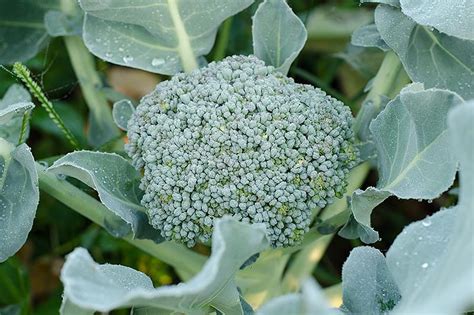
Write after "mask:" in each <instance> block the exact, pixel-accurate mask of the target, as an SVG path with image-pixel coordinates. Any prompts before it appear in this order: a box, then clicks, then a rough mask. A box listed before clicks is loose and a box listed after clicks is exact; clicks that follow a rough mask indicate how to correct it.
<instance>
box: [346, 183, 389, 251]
mask: <svg viewBox="0 0 474 315" xmlns="http://www.w3.org/2000/svg"><path fill="white" fill-rule="evenodd" d="M389 196H390V193H388V192H385V191H380V190H378V189H377V188H374V187H369V188H367V189H366V190H365V191H363V190H360V189H358V190H356V191H355V192H354V193H353V194H352V196H351V197H350V198H349V209H350V211H351V216H350V218H349V221H347V223H346V224H345V225H344V226H343V227H342V229H341V230H340V231H339V233H338V234H339V235H340V236H342V237H345V238H349V239H356V238H360V240H361V241H362V242H364V243H366V244H370V243H375V242H377V241H378V240H379V233H378V232H377V231H375V230H374V229H373V228H372V227H371V225H370V215H371V213H372V209H374V208H375V207H376V206H378V205H379V204H381V203H382V202H383V201H384V200H385V199H387V198H388V197H389ZM368 209H370V211H368Z"/></svg>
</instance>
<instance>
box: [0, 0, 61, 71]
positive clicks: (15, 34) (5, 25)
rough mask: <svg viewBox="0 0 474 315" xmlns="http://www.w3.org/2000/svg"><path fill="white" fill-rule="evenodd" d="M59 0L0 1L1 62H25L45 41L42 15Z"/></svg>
mask: <svg viewBox="0 0 474 315" xmlns="http://www.w3.org/2000/svg"><path fill="white" fill-rule="evenodd" d="M57 6H58V0H42V1H35V0H15V1H10V0H0V64H12V63H14V62H16V61H27V60H28V59H30V58H32V57H34V56H35V55H36V54H37V53H38V52H39V51H40V50H41V49H42V48H43V47H44V46H45V45H46V44H47V42H48V40H49V36H48V34H47V32H46V29H45V26H44V23H43V18H44V14H45V12H46V11H47V10H49V9H54V8H56V7H57Z"/></svg>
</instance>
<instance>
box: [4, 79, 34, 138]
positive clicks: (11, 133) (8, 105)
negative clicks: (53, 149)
mask: <svg viewBox="0 0 474 315" xmlns="http://www.w3.org/2000/svg"><path fill="white" fill-rule="evenodd" d="M33 108H34V104H33V103H31V97H30V94H29V93H28V91H27V90H25V88H24V87H23V86H21V85H19V84H13V85H12V86H10V87H9V88H8V90H7V92H6V93H5V95H4V97H3V99H1V100H0V138H4V139H6V140H7V141H9V142H11V143H17V142H18V140H19V139H20V134H21V128H22V123H23V116H24V114H25V113H26V112H28V111H30V110H32V109H33ZM26 127H27V129H26V132H27V133H28V131H29V126H26ZM25 138H26V137H25Z"/></svg>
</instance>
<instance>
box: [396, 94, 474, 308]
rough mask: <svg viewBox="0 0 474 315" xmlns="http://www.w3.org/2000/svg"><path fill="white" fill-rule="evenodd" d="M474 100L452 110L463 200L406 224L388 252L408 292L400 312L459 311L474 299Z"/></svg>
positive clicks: (398, 279) (451, 130)
mask: <svg viewBox="0 0 474 315" xmlns="http://www.w3.org/2000/svg"><path fill="white" fill-rule="evenodd" d="M473 120H474V101H471V102H470V103H468V104H464V105H461V106H458V107H456V108H455V109H453V110H451V112H450V113H449V120H448V125H449V134H450V140H451V141H450V144H451V145H450V148H451V150H452V151H453V152H454V153H455V154H456V155H457V158H458V159H459V161H460V196H459V204H458V205H457V206H456V207H454V208H450V209H446V210H442V211H440V212H437V213H436V214H435V215H433V216H432V217H428V218H425V219H424V220H422V221H418V222H416V223H413V224H411V225H409V226H408V227H406V228H405V229H404V230H403V232H402V233H401V234H400V235H399V236H398V237H397V239H396V240H395V242H394V243H393V245H392V247H391V248H390V250H389V251H388V253H387V263H388V265H389V268H390V270H391V272H392V274H393V276H394V278H395V280H396V282H397V284H398V285H399V288H400V291H401V293H402V296H403V298H402V300H401V302H400V305H398V306H397V308H396V314H406V313H407V312H411V313H413V314H459V313H463V312H464V311H466V308H468V307H469V306H472V305H473V303H474V282H473V281H472V279H474V264H473V257H474V238H473V235H472V231H473V230H474V211H473V209H474V198H473V194H472V192H473V190H474V167H473V160H474V150H473V148H472V143H474V129H473V128H472V121H473Z"/></svg>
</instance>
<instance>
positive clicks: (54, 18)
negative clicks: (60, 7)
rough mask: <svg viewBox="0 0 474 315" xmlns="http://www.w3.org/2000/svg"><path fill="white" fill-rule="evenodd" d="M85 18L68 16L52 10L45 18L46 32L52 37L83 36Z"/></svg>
mask: <svg viewBox="0 0 474 315" xmlns="http://www.w3.org/2000/svg"><path fill="white" fill-rule="evenodd" d="M82 23H83V16H82V15H76V16H71V15H67V14H65V13H64V12H61V11H56V10H51V11H48V12H46V14H45V16H44V25H45V27H46V31H47V32H48V34H49V35H50V36H52V37H58V36H73V35H81V33H82Z"/></svg>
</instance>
